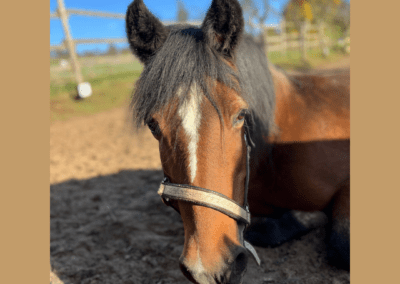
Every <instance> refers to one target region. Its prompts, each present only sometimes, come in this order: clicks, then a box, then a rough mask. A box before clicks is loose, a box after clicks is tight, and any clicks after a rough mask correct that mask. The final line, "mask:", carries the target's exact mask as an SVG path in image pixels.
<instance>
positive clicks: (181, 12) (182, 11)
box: [177, 0, 189, 22]
mask: <svg viewBox="0 0 400 284" xmlns="http://www.w3.org/2000/svg"><path fill="white" fill-rule="evenodd" d="M177 4H178V14H177V20H178V22H187V20H188V15H189V13H188V11H187V10H186V8H185V4H184V3H183V2H182V1H181V0H178V1H177Z"/></svg>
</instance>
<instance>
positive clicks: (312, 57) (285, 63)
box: [268, 48, 344, 71]
mask: <svg viewBox="0 0 400 284" xmlns="http://www.w3.org/2000/svg"><path fill="white" fill-rule="evenodd" d="M343 57H344V55H343V53H340V52H336V51H330V54H329V55H328V56H327V57H325V56H324V55H323V54H322V51H321V50H320V49H319V48H315V49H310V50H308V51H307V58H306V60H305V61H303V59H302V56H301V52H300V51H299V50H288V52H287V54H286V56H284V55H283V54H282V52H280V51H274V52H269V53H268V59H269V60H270V61H271V63H273V64H275V65H277V66H279V67H281V68H283V69H285V70H297V71H307V70H311V69H313V68H316V67H318V66H321V65H324V64H328V63H332V62H335V61H338V60H340V59H341V58H343Z"/></svg>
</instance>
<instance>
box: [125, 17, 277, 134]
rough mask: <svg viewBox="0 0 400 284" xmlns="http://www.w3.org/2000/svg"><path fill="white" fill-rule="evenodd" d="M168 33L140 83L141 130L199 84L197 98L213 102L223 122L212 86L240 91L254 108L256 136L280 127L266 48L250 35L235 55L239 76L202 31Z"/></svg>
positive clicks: (136, 100)
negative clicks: (275, 124)
mask: <svg viewBox="0 0 400 284" xmlns="http://www.w3.org/2000/svg"><path fill="white" fill-rule="evenodd" d="M167 28H168V30H169V35H168V37H167V39H166V41H165V43H164V44H163V46H162V47H161V48H160V49H159V50H158V51H157V53H156V54H155V55H153V56H152V57H150V58H149V59H148V61H147V64H146V65H145V68H144V70H143V72H142V74H141V76H140V78H139V80H138V81H137V83H136V88H135V91H134V93H133V97H132V107H133V111H134V114H135V115H134V119H135V122H136V125H137V126H140V125H142V124H143V123H147V122H149V120H150V119H151V115H152V114H153V113H155V112H157V111H163V110H164V109H163V107H164V106H166V105H167V104H168V103H169V102H170V101H171V100H172V99H176V98H177V93H178V88H182V90H183V94H188V93H189V88H190V87H191V86H192V85H193V83H196V85H197V87H198V88H200V90H199V91H201V92H197V93H198V94H203V95H204V96H205V97H206V98H207V99H209V100H210V102H211V103H212V104H213V106H214V107H215V109H216V110H217V112H218V114H219V116H220V118H221V119H222V116H221V112H220V110H219V109H218V107H217V105H216V104H215V103H214V101H215V100H214V96H215V94H213V93H212V86H213V85H212V84H213V83H214V82H215V81H218V82H220V83H222V84H224V85H226V86H228V87H230V88H233V89H235V90H237V91H238V92H239V94H241V95H242V97H243V99H244V100H246V101H247V103H248V104H249V107H250V111H251V116H250V117H248V119H247V123H248V124H249V126H251V127H250V128H251V132H253V133H257V134H261V135H262V136H267V135H268V134H269V130H270V129H272V127H273V125H274V122H273V111H274V105H275V92H274V85H273V81H272V77H271V74H270V72H269V69H268V61H267V58H266V56H265V53H264V49H263V47H262V45H260V44H259V43H256V42H255V41H254V39H253V38H252V37H250V36H243V38H242V40H241V41H240V43H239V45H238V47H237V50H236V52H235V61H236V66H237V68H238V72H236V71H235V70H233V69H232V68H231V67H230V66H228V65H227V64H226V63H225V62H226V60H224V59H225V58H224V55H223V54H221V53H220V52H218V51H216V50H215V49H213V48H211V47H210V46H209V44H207V42H206V41H205V40H204V34H203V31H202V30H201V29H200V28H198V27H194V26H188V25H174V26H169V27H167ZM237 82H239V85H238V84H237ZM179 98H180V100H179V103H183V102H184V101H185V99H186V96H185V95H183V96H180V97H179ZM165 115H168V114H165ZM221 122H222V123H223V121H221ZM257 136H258V135H257Z"/></svg>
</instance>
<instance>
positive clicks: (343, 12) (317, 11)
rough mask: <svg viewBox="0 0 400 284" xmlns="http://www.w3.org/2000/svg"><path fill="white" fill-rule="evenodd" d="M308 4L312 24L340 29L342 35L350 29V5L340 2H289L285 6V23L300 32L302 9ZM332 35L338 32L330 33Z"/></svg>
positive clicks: (303, 16) (302, 19) (327, 0)
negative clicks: (290, 23)
mask: <svg viewBox="0 0 400 284" xmlns="http://www.w3.org/2000/svg"><path fill="white" fill-rule="evenodd" d="M307 2H308V3H309V5H310V6H311V11H312V23H316V24H317V23H319V22H324V23H325V24H326V25H327V26H330V27H332V26H334V27H338V28H339V29H340V32H341V33H342V34H343V33H345V32H346V31H347V30H348V29H349V28H350V5H349V4H348V3H346V2H344V1H341V0H334V1H333V0H307V1H305V0H304V1H303V0H291V1H289V3H288V4H287V6H286V8H285V10H284V12H283V15H284V18H285V20H286V21H287V22H292V23H294V26H295V27H294V28H295V29H296V30H298V31H299V30H300V26H301V23H302V22H303V21H304V20H305V15H304V11H303V7H304V5H305V3H307ZM334 29H336V28H334ZM330 33H331V34H332V35H333V34H334V33H336V34H337V33H338V31H337V30H336V31H331V32H330Z"/></svg>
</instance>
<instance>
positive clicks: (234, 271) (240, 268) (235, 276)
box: [229, 247, 248, 284]
mask: <svg viewBox="0 0 400 284" xmlns="http://www.w3.org/2000/svg"><path fill="white" fill-rule="evenodd" d="M247 260H248V256H247V252H246V249H245V248H243V247H240V249H239V251H238V254H237V256H236V258H235V261H234V262H233V263H232V266H231V276H230V279H229V283H232V284H236V283H241V281H242V278H243V274H244V272H245V271H246V267H247Z"/></svg>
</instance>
